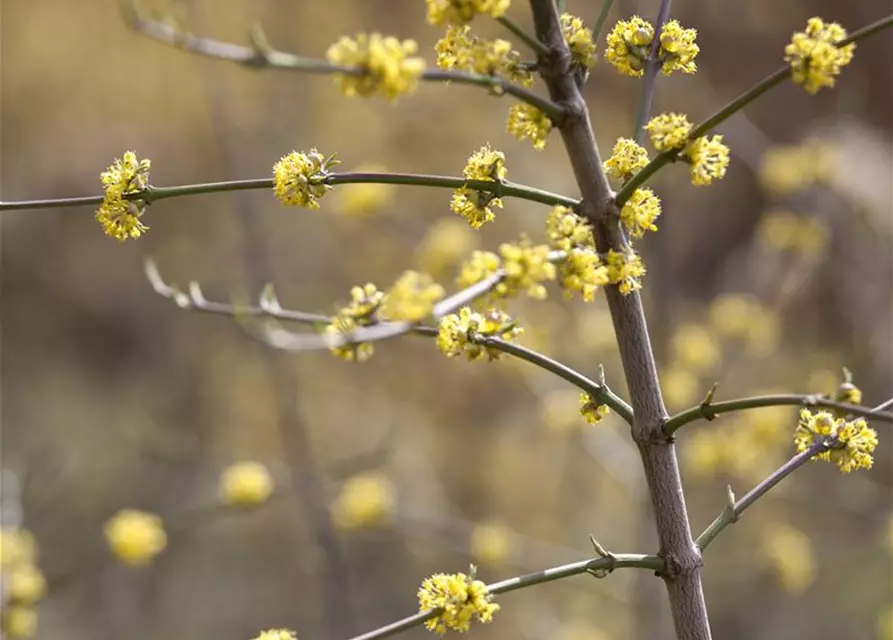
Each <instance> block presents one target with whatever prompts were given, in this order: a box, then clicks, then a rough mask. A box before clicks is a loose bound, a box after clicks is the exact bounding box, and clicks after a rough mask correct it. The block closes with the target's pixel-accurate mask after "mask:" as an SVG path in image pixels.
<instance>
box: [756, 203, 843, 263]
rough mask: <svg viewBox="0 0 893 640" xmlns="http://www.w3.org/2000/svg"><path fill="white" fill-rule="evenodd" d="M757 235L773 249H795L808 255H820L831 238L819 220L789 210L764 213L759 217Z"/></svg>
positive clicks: (765, 244) (764, 243)
mask: <svg viewBox="0 0 893 640" xmlns="http://www.w3.org/2000/svg"><path fill="white" fill-rule="evenodd" d="M757 237H758V238H759V239H760V242H761V243H762V244H763V245H764V246H766V247H768V248H770V249H773V250H775V251H795V252H798V253H802V254H804V255H808V256H818V255H820V254H821V253H822V252H823V251H824V250H825V249H826V248H827V246H828V242H829V241H830V239H831V236H830V234H829V232H828V229H827V227H825V225H823V224H822V223H821V222H820V221H818V220H817V219H815V218H804V217H802V216H798V215H797V214H795V213H792V212H789V211H770V212H768V213H766V214H765V215H764V216H763V217H762V218H761V219H760V225H759V227H758V228H757Z"/></svg>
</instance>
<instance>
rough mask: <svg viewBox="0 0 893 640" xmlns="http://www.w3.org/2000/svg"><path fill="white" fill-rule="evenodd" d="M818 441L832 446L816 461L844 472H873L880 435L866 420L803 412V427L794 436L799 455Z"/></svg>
mask: <svg viewBox="0 0 893 640" xmlns="http://www.w3.org/2000/svg"><path fill="white" fill-rule="evenodd" d="M815 442H826V443H829V444H830V450H828V451H823V452H822V453H820V454H818V455H817V456H816V458H818V459H819V460H825V461H827V462H831V463H833V464H836V465H837V466H838V467H839V468H840V470H841V471H842V472H843V473H849V472H851V471H853V470H855V469H870V468H871V465H872V464H873V462H874V460H873V458H872V457H871V454H872V452H874V450H875V447H877V444H878V438H877V433H876V432H875V430H874V429H871V428H869V426H868V424H867V423H866V422H865V419H864V418H857V419H855V420H851V421H846V420H844V419H843V418H837V417H835V416H834V414H832V413H830V412H828V411H818V412H816V413H813V412H811V411H810V410H809V409H801V410H800V424H799V425H798V426H797V430H796V432H795V433H794V444H795V445H796V446H797V451H798V452H803V451H806V450H807V449H809V448H810V447H811V446H812V445H813V444H814V443H815Z"/></svg>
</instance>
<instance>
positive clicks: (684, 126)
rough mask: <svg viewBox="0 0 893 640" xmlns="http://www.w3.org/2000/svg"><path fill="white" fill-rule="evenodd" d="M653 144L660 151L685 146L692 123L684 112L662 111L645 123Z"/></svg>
mask: <svg viewBox="0 0 893 640" xmlns="http://www.w3.org/2000/svg"><path fill="white" fill-rule="evenodd" d="M645 130H646V131H647V132H648V136H649V137H650V138H651V144H652V145H653V146H654V148H655V149H657V150H658V151H672V150H678V149H682V148H683V147H685V145H686V144H687V143H688V134H689V133H691V130H692V124H691V122H689V121H688V118H686V117H685V116H684V115H682V114H678V113H662V114H661V115H659V116H655V117H654V118H652V119H651V120H650V121H649V122H648V124H646V125H645Z"/></svg>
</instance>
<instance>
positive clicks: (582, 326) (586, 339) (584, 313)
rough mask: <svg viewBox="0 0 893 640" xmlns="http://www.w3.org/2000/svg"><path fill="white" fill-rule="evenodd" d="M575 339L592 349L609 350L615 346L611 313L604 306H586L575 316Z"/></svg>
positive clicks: (615, 340) (615, 339)
mask: <svg viewBox="0 0 893 640" xmlns="http://www.w3.org/2000/svg"><path fill="white" fill-rule="evenodd" d="M577 340H578V341H579V343H580V345H581V346H583V347H585V348H587V349H591V350H592V351H609V350H613V349H616V348H617V338H616V336H615V335H614V324H613V322H612V320H611V313H610V311H608V310H607V309H606V308H604V307H602V308H592V307H587V308H585V309H583V310H581V312H580V314H579V315H578V316H577Z"/></svg>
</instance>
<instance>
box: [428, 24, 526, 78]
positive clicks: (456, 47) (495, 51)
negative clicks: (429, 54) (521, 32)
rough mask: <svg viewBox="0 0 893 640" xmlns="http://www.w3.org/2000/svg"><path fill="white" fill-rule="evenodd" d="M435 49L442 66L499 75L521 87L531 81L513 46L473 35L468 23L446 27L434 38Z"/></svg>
mask: <svg viewBox="0 0 893 640" xmlns="http://www.w3.org/2000/svg"><path fill="white" fill-rule="evenodd" d="M434 50H435V51H436V52H437V66H438V67H440V68H441V69H447V70H450V69H456V70H459V71H471V72H473V73H479V74H481V75H486V76H500V77H504V78H506V79H508V80H511V81H512V82H515V83H517V84H520V85H521V86H524V87H530V86H532V85H533V74H532V73H531V72H530V71H529V70H527V69H525V68H524V67H522V66H521V54H520V53H518V52H517V51H515V50H514V49H512V45H511V43H510V42H507V41H506V40H502V39H496V40H487V39H485V38H479V37H477V36H474V35H472V34H471V27H469V26H468V25H464V26H459V25H450V26H449V27H447V32H446V35H445V36H444V37H443V38H441V39H440V40H438V41H437V44H436V45H435V46H434ZM494 91H497V92H498V91H499V89H498V88H494Z"/></svg>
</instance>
